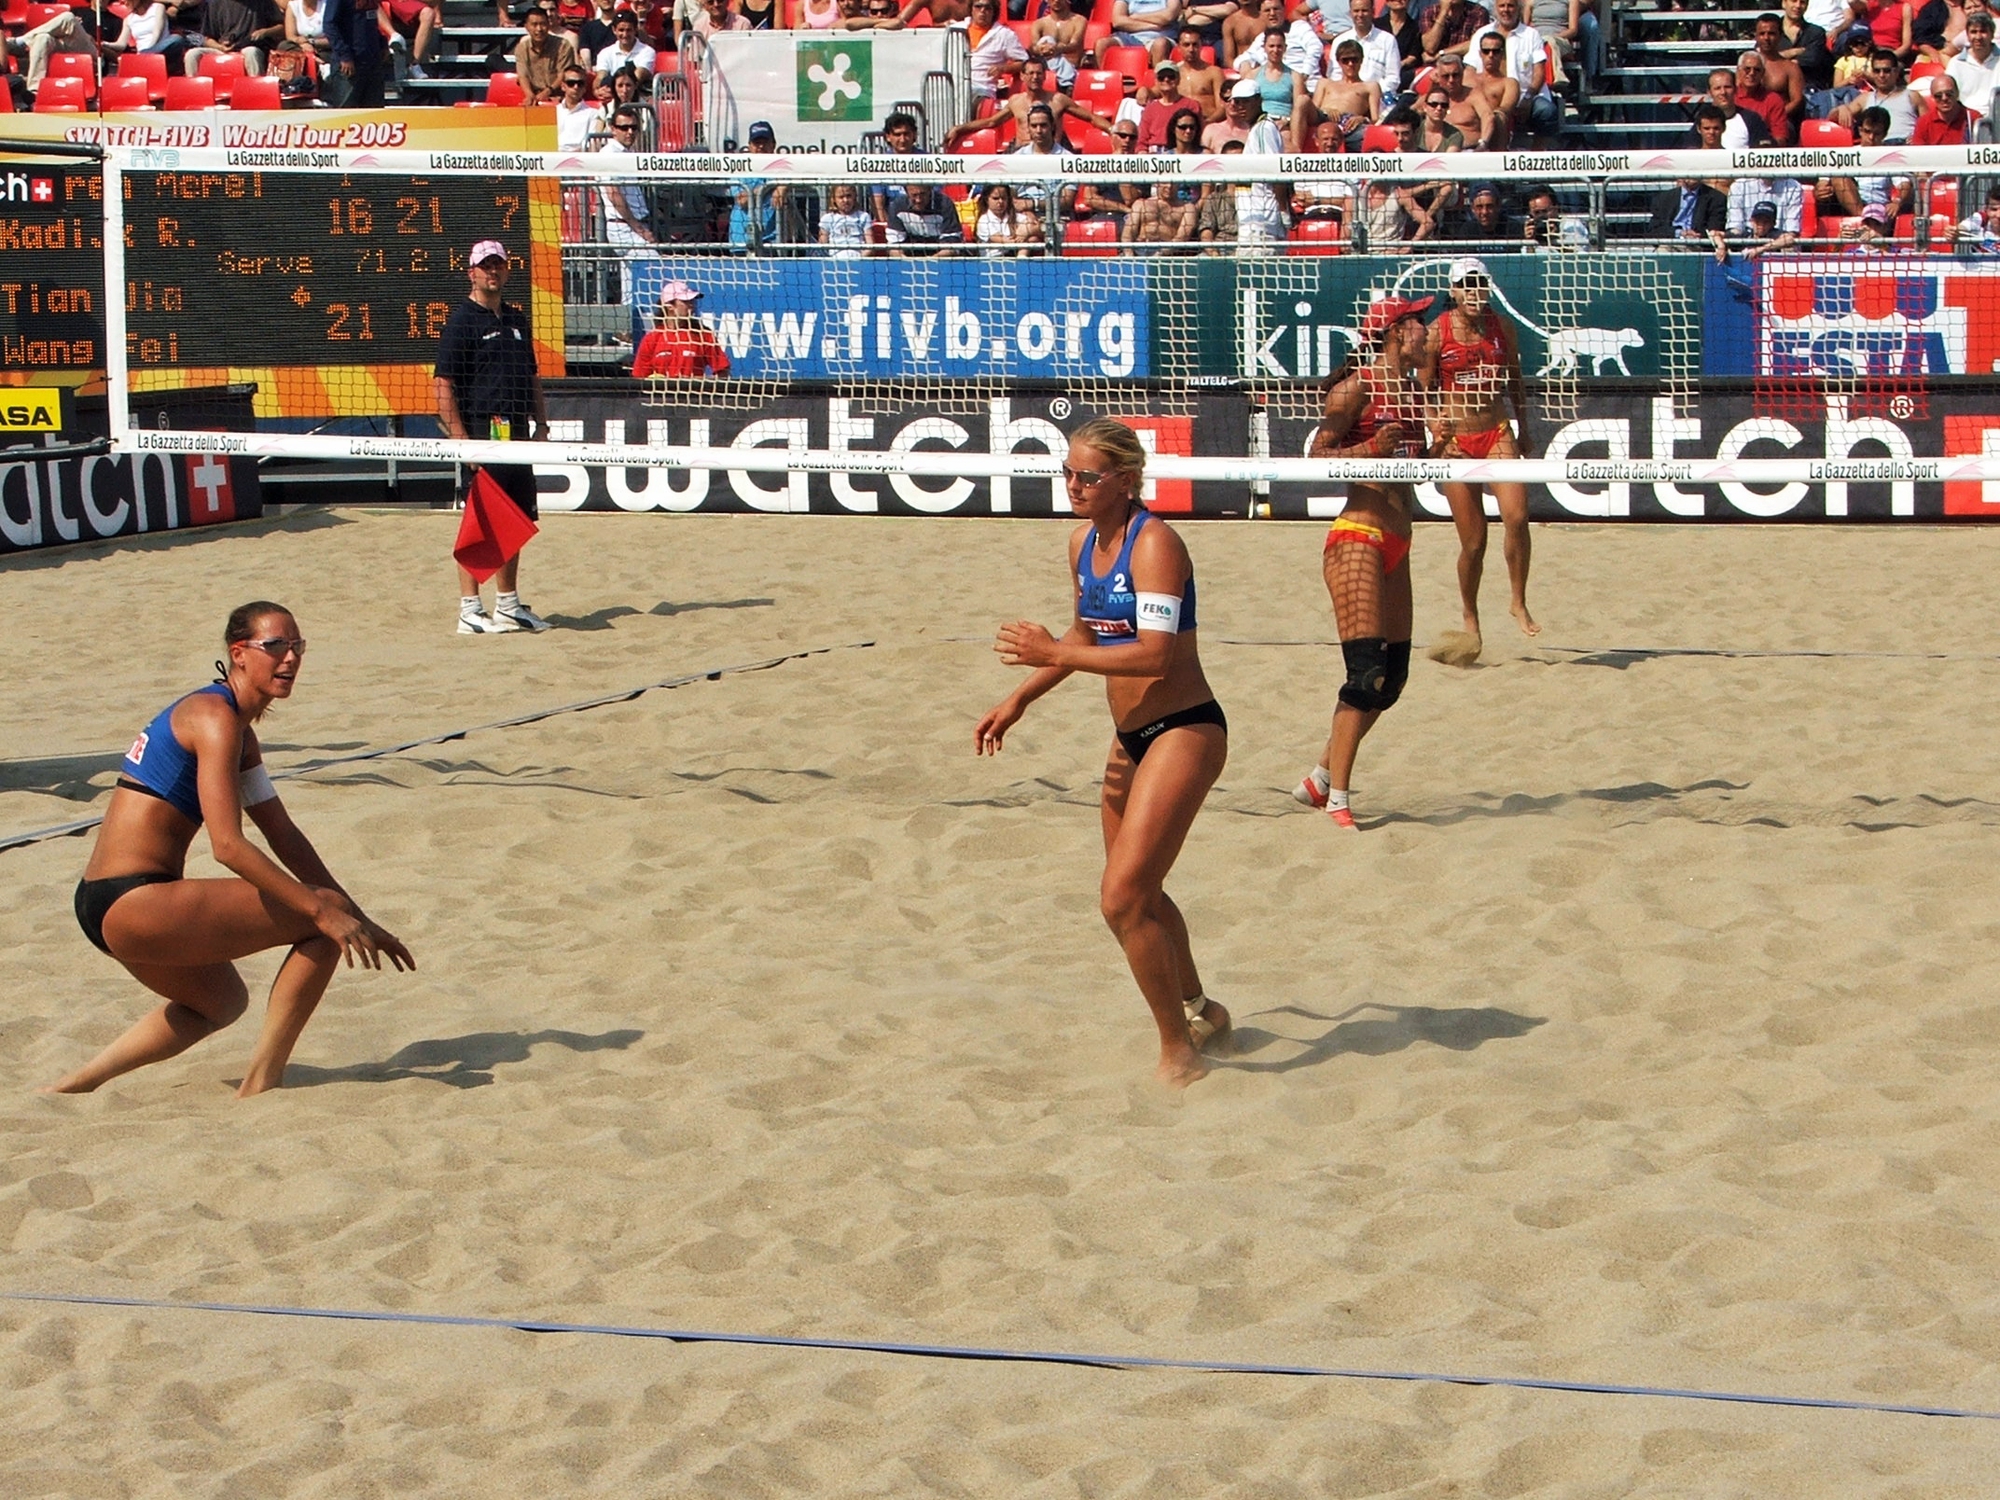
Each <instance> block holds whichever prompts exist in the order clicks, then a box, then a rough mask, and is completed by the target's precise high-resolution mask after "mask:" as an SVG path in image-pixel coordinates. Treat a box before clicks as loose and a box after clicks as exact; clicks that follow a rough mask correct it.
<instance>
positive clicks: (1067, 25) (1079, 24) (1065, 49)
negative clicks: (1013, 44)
mask: <svg viewBox="0 0 2000 1500" xmlns="http://www.w3.org/2000/svg"><path fill="white" fill-rule="evenodd" d="M1089 23H1090V18H1089V17H1088V16H1086V15H1084V14H1082V13H1081V12H1080V11H1078V10H1077V8H1076V7H1075V5H1073V4H1072V3H1071V0H1049V8H1048V10H1047V11H1046V12H1044V13H1043V14H1042V15H1041V16H1040V17H1039V18H1038V19H1037V20H1036V22H1035V25H1034V29H1033V31H1032V32H1030V33H1029V36H1030V40H1029V42H1028V53H1029V55H1030V56H1032V57H1039V58H1040V59H1041V60H1042V61H1043V62H1045V63H1047V64H1048V65H1049V75H1050V76H1051V77H1052V78H1054V79H1055V81H1056V85H1057V87H1059V88H1064V89H1073V88H1075V87H1076V70H1077V69H1078V68H1080V67H1082V66H1083V31H1084V28H1085V27H1086V26H1087V25H1088V24H1089Z"/></svg>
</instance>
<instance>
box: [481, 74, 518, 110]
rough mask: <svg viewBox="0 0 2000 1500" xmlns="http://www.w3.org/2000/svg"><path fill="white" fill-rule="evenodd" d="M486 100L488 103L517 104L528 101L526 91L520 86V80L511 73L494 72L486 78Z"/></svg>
mask: <svg viewBox="0 0 2000 1500" xmlns="http://www.w3.org/2000/svg"><path fill="white" fill-rule="evenodd" d="M486 102H487V103H488V104H511V105H519V104H526V103H527V102H528V95H527V91H526V90H525V89H523V88H522V87H521V80H520V79H519V78H518V77H516V76H515V75H514V74H512V73H495V74H493V75H492V76H491V77H489V78H488V79H487V80H486Z"/></svg>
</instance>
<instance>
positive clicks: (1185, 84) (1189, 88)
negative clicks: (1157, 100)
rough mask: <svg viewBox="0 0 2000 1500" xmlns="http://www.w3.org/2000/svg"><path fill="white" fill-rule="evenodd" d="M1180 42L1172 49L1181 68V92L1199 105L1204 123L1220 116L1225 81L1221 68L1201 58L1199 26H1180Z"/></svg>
mask: <svg viewBox="0 0 2000 1500" xmlns="http://www.w3.org/2000/svg"><path fill="white" fill-rule="evenodd" d="M1180 41H1181V44H1180V45H1179V46H1178V47H1176V48H1175V49H1174V60H1175V61H1176V62H1178V63H1179V64H1180V67H1181V92H1182V93H1183V94H1185V95H1186V96H1187V97H1188V98H1190V99H1192V100H1194V102H1195V103H1196V104H1199V105H1200V106H1201V119H1202V123H1203V124H1205V125H1210V124H1213V123H1214V122H1215V121H1217V120H1219V119H1221V118H1222V111H1223V100H1222V94H1223V89H1224V88H1225V86H1226V85H1225V84H1224V82H1223V73H1222V69H1221V68H1220V67H1219V66H1218V65H1216V64H1214V63H1210V62H1205V61H1203V59H1202V48H1203V46H1204V45H1205V44H1204V43H1203V41H1202V39H1201V29H1200V28H1199V27H1196V26H1183V27H1182V28H1181V39H1180Z"/></svg>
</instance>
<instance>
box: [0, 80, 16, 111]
mask: <svg viewBox="0 0 2000 1500" xmlns="http://www.w3.org/2000/svg"><path fill="white" fill-rule="evenodd" d="M12 113H14V91H13V90H12V89H11V88H9V87H7V85H6V84H5V83H0V115H11V114H12Z"/></svg>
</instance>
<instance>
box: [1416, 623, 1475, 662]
mask: <svg viewBox="0 0 2000 1500" xmlns="http://www.w3.org/2000/svg"><path fill="white" fill-rule="evenodd" d="M1484 649H1485V643H1484V642H1483V641H1481V640H1480V639H1479V637H1478V635H1477V634H1475V633H1474V632H1472V631H1468V630H1447V631H1446V632H1445V633H1444V634H1443V635H1441V636H1439V637H1438V640H1437V644H1436V645H1435V646H1433V647H1431V649H1430V651H1429V652H1428V653H1426V654H1427V655H1429V657H1430V659H1431V660H1432V661H1436V662H1443V663H1444V664H1445V665H1446V666H1447V667H1469V666H1471V665H1472V664H1473V663H1474V662H1476V661H1478V660H1479V653H1480V652H1481V651H1482V650H1484Z"/></svg>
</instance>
